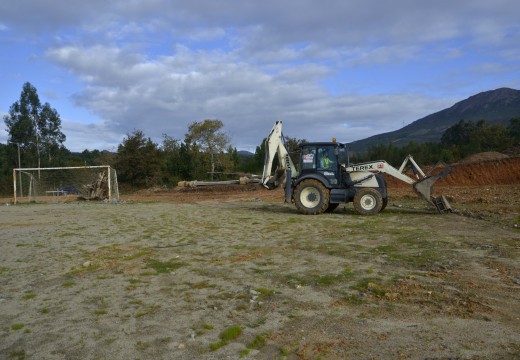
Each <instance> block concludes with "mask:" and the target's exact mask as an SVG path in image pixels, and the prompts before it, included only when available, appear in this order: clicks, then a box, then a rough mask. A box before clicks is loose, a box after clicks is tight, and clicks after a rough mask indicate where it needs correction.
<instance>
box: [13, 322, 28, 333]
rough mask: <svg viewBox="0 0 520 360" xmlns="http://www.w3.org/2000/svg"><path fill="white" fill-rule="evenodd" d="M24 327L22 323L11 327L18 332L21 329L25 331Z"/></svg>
mask: <svg viewBox="0 0 520 360" xmlns="http://www.w3.org/2000/svg"><path fill="white" fill-rule="evenodd" d="M24 326H25V325H24V324H22V323H16V324H13V325H11V329H13V330H14V331H18V330H20V329H23V327H24Z"/></svg>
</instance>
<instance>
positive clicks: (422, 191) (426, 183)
mask: <svg viewBox="0 0 520 360" xmlns="http://www.w3.org/2000/svg"><path fill="white" fill-rule="evenodd" d="M451 171H452V168H451V167H449V166H448V167H446V168H445V169H444V170H443V171H441V172H440V173H439V174H437V175H432V176H427V177H425V178H424V179H421V180H419V181H418V182H416V183H415V184H414V185H413V189H414V190H415V192H416V193H417V194H418V195H420V196H421V197H422V198H423V199H425V200H426V201H428V202H429V203H430V204H432V205H433V206H435V208H436V209H437V212H439V213H444V212H451V211H452V209H451V206H450V203H449V202H448V199H446V197H445V196H442V195H441V196H438V197H435V196H432V195H431V193H432V188H433V184H435V182H436V181H437V180H439V179H442V178H444V177H446V176H447V175H448V174H449V173H451Z"/></svg>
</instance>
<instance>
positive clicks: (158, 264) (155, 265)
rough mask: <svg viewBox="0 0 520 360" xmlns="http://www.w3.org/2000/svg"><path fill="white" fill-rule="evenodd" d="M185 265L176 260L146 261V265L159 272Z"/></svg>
mask: <svg viewBox="0 0 520 360" xmlns="http://www.w3.org/2000/svg"><path fill="white" fill-rule="evenodd" d="M185 265H186V264H184V263H181V262H175V261H164V262H163V261H159V260H155V259H148V260H147V261H146V267H147V268H150V269H153V270H155V271H156V272H157V274H162V273H169V272H172V271H174V270H177V269H178V268H180V267H182V266H185Z"/></svg>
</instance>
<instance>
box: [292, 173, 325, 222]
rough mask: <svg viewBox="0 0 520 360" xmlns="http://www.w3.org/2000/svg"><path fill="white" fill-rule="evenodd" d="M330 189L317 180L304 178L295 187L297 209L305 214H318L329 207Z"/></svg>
mask: <svg viewBox="0 0 520 360" xmlns="http://www.w3.org/2000/svg"><path fill="white" fill-rule="evenodd" d="M329 200H330V191H329V189H327V188H326V187H325V186H323V184H322V183H321V182H319V181H317V180H312V179H309V180H303V181H302V182H301V183H299V184H298V185H297V186H296V189H294V204H295V205H296V209H298V211H299V212H300V213H302V214H305V215H317V214H321V213H323V212H325V210H327V208H328V207H329Z"/></svg>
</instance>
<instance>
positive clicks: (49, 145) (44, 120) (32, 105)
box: [4, 82, 65, 167]
mask: <svg viewBox="0 0 520 360" xmlns="http://www.w3.org/2000/svg"><path fill="white" fill-rule="evenodd" d="M4 122H5V124H6V126H7V132H8V133H9V141H11V142H14V143H18V144H20V147H21V148H22V149H23V150H27V149H34V150H35V151H36V155H37V159H38V167H40V166H41V155H42V154H43V155H46V156H47V159H48V161H49V163H50V162H51V161H52V158H53V156H54V155H55V154H57V153H59V151H60V149H62V147H63V145H62V144H63V142H64V141H65V134H63V133H62V132H61V119H60V115H59V114H58V112H57V111H56V109H54V108H52V107H51V105H50V104H49V103H45V104H43V105H42V104H41V102H40V98H39V97H38V92H37V90H36V88H35V87H34V86H32V85H31V84H30V83H29V82H26V83H25V84H24V85H23V88H22V92H21V94H20V100H18V101H16V102H15V103H13V104H12V105H11V107H10V108H9V113H8V115H5V116H4Z"/></svg>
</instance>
